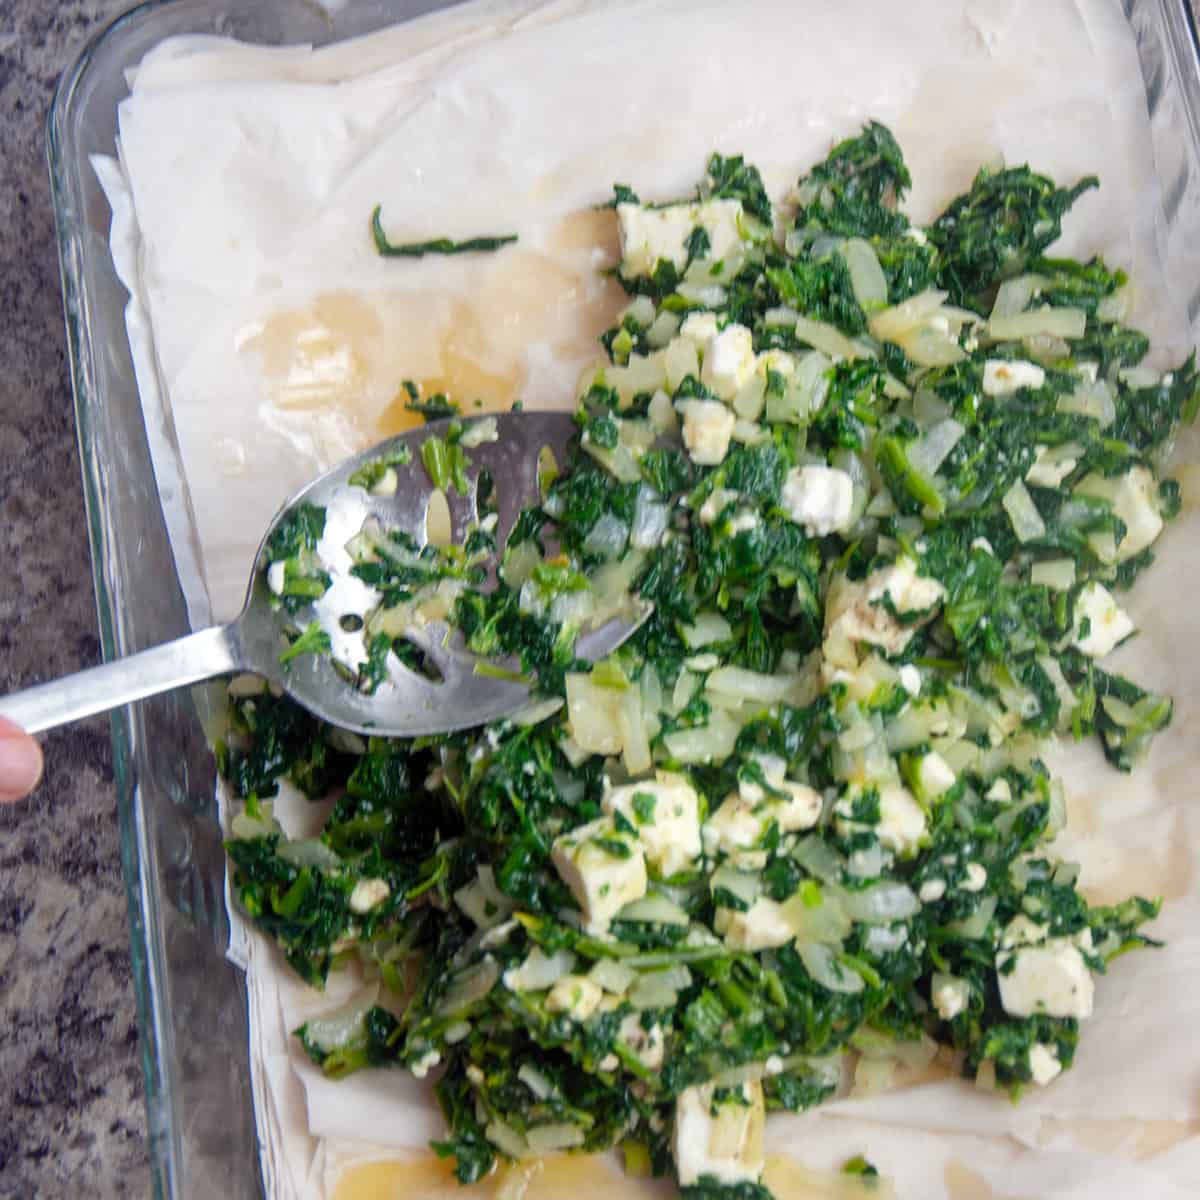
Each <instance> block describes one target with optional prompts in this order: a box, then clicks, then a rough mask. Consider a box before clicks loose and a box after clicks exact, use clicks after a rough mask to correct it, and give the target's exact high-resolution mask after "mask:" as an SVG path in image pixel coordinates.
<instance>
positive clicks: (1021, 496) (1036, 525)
mask: <svg viewBox="0 0 1200 1200" xmlns="http://www.w3.org/2000/svg"><path fill="white" fill-rule="evenodd" d="M1000 503H1001V504H1002V505H1003V506H1004V511H1005V512H1006V513H1008V519H1009V520H1010V521H1012V527H1013V532H1014V533H1015V534H1016V535H1017V541H1019V542H1031V541H1033V540H1034V539H1036V538H1040V537H1045V535H1046V522H1045V521H1043V520H1042V514H1041V513H1040V512H1038V509H1037V505H1036V504H1034V502H1033V497H1032V496H1030V494H1029V490H1028V489H1027V488H1026V487H1025V485H1024V484H1023V483H1022V482H1021V481H1020V480H1019V479H1018V480H1017V482H1016V483H1014V484H1013V485H1012V487H1010V488H1009V489H1008V491H1007V492H1005V493H1004V498H1003V500H1001V501H1000Z"/></svg>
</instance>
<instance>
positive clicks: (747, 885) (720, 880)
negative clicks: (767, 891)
mask: <svg viewBox="0 0 1200 1200" xmlns="http://www.w3.org/2000/svg"><path fill="white" fill-rule="evenodd" d="M708 884H709V887H710V888H711V889H712V890H713V891H714V892H716V891H718V890H722V891H726V892H729V893H730V894H731V895H734V896H736V897H737V898H738V899H739V900H740V901H741V902H742V903H743V904H745V905H746V906H747V907H750V906H752V905H753V904H754V902H755V900H757V899H758V898H759V896H761V895H762V887H763V885H762V878H761V876H759V875H757V874H755V873H752V872H749V871H737V870H735V869H734V868H733V867H730V866H728V865H723V866H720V867H718V868H717V869H716V870H715V871H714V872H713V873H712V875H711V877H710V878H709V881H708Z"/></svg>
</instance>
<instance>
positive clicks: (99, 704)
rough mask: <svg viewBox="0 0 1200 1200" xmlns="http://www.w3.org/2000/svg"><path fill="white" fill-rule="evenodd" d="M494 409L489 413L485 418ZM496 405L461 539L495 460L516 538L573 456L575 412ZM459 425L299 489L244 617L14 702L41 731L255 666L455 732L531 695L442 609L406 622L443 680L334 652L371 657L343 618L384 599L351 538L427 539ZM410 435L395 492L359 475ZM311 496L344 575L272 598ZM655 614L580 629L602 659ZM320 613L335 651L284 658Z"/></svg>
mask: <svg viewBox="0 0 1200 1200" xmlns="http://www.w3.org/2000/svg"><path fill="white" fill-rule="evenodd" d="M484 419H489V418H476V420H484ZM490 419H491V420H494V421H495V422H496V428H497V434H498V437H497V439H496V440H495V441H491V442H486V441H485V442H483V443H481V444H479V445H477V446H474V447H472V448H471V449H470V450H469V451H468V452H467V456H468V459H469V467H468V471H467V475H468V480H469V483H470V486H469V488H468V489H467V495H466V496H465V497H462V496H459V495H458V494H457V493H456V492H453V491H450V492H449V493H448V495H447V499H448V501H449V508H450V515H451V522H452V528H453V536H454V540H455V541H460V540H461V538H462V536H463V534H464V532H465V530H466V529H467V528H468V527H469V526H470V525H471V524H473V523H474V522H475V520H476V519H477V512H476V489H477V485H478V481H479V476H480V473H481V472H482V471H483V470H485V469H486V470H487V471H489V472H490V474H491V476H492V479H493V480H494V481H495V484H496V489H495V491H496V497H495V498H496V505H497V509H498V521H497V525H496V529H495V537H496V544H497V545H498V546H499V547H501V548H503V546H504V544H505V540H506V539H507V536H508V533H509V531H510V530H511V529H512V526H513V524H514V522H515V521H516V519H517V516H518V515H519V513H520V512H521V510H522V509H523V508H525V507H527V506H528V505H529V503H530V502H531V501H534V500H536V499H537V496H538V473H539V465H538V464H539V456H541V455H542V454H543V452H544V451H549V453H550V454H552V455H553V456H554V459H555V461H556V462H558V463H562V462H563V461H564V459H565V457H566V452H567V444H568V442H569V440H570V438H571V436H572V434H573V433H574V432H575V431H576V426H575V424H574V422H573V421H572V418H571V416H570V414H568V413H544V412H539V413H527V412H512V413H504V414H502V415H499V416H496V417H493V418H490ZM465 423H466V424H467V425H470V423H471V422H470V421H467V422H465ZM448 425H449V420H442V421H433V422H430V423H429V424H427V425H424V426H422V427H421V428H420V429H415V430H412V431H411V432H409V433H404V434H401V435H400V436H399V437H395V438H392V439H390V440H389V441H386V442H383V443H381V444H380V445H377V446H374V447H372V448H371V449H370V450H366V451H364V452H363V453H361V454H358V455H355V456H354V457H353V458H350V459H348V460H346V461H345V462H343V463H341V464H339V465H338V466H337V467H335V468H333V469H332V470H331V471H328V472H326V473H325V474H324V475H322V476H321V477H320V478H319V479H317V480H315V481H314V482H313V483H310V484H309V485H308V486H307V487H306V488H304V489H303V491H301V492H299V493H298V494H297V495H295V496H293V497H292V499H291V500H289V501H288V503H287V504H285V505H284V506H283V508H282V509H281V510H280V511H279V513H278V514H277V515H276V517H275V519H274V521H273V522H272V523H271V527H270V529H268V530H267V533H266V536H265V537H264V538H263V540H262V543H261V544H260V546H259V549H258V553H257V555H256V557H255V566H254V571H253V574H252V575H251V578H250V586H249V588H248V589H247V594H246V603H245V606H244V607H243V609H242V612H241V615H240V616H239V617H238V618H237V619H236V620H234V621H232V622H230V623H229V624H228V625H223V626H219V627H215V628H212V629H205V630H201V631H200V632H198V633H193V634H189V635H188V636H187V637H182V638H178V639H177V640H175V641H172V642H167V643H166V644H165V645H162V646H156V647H154V648H153V649H150V650H143V651H141V652H139V653H137V654H131V655H129V656H128V657H127V658H122V659H118V660H116V661H114V662H110V663H106V664H105V665H103V666H100V667H94V668H92V669H90V670H87V671H81V672H79V673H78V674H76V675H71V676H68V677H67V678H65V679H60V680H56V681H55V682H53V683H46V684H41V685H39V686H37V687H32V688H29V689H27V690H25V691H21V692H14V693H13V694H11V695H9V696H6V697H4V698H2V699H0V716H2V717H7V718H8V719H9V720H11V721H15V722H16V723H17V724H18V725H20V726H22V727H23V728H24V729H26V730H27V731H28V732H30V733H36V732H38V731H40V730H44V729H49V728H52V727H54V726H56V725H62V724H65V723H67V722H69V721H75V720H79V719H80V718H82V717H87V716H91V715H92V714H94V713H98V712H104V711H105V710H107V709H110V708H116V707H118V706H120V705H123V704H129V703H132V702H133V701H136V700H141V699H144V698H145V697H147V696H153V695H157V694H158V693H159V692H166V691H170V690H171V689H173V688H178V687H183V686H185V685H187V684H192V683H198V682H201V681H202V680H206V679H213V678H216V677H218V676H222V675H233V674H238V673H242V672H250V673H253V674H255V675H259V676H261V677H263V678H264V679H265V680H267V682H268V683H269V684H272V685H274V686H275V687H278V688H280V689H281V690H282V691H284V692H286V693H287V694H288V695H289V696H291V697H292V698H293V699H294V700H296V701H298V702H299V703H300V704H302V705H303V706H304V707H305V708H307V709H308V710H309V711H310V712H312V713H314V714H316V715H317V716H318V717H321V718H322V719H323V720H326V721H329V722H331V723H332V724H335V725H339V726H341V727H342V728H344V729H350V730H353V731H355V732H357V733H372V734H379V735H382V736H390V737H417V736H421V735H426V734H433V733H449V732H453V731H454V730H458V729H467V728H470V727H472V726H475V725H481V724H484V723H486V722H488V721H492V720H496V719H498V718H500V717H503V716H506V715H508V714H511V713H513V712H514V711H516V710H518V709H520V708H521V707H523V706H524V705H525V704H527V703H528V701H529V698H530V697H529V688H528V686H527V685H526V684H525V683H524V682H521V681H519V680H514V679H512V678H506V677H496V676H495V675H493V674H486V673H484V674H481V673H480V672H478V671H477V670H476V666H477V664H478V663H479V660H478V659H477V658H475V657H474V656H473V655H471V654H469V653H468V652H466V651H465V650H464V649H463V648H462V646H461V638H460V637H459V636H458V635H454V636H452V631H451V630H449V629H448V628H447V626H446V625H444V624H441V623H430V624H426V625H424V626H422V627H420V628H411V629H408V630H406V631H405V634H404V636H405V637H406V638H407V639H408V640H409V641H411V642H413V643H414V644H416V645H417V646H418V647H419V648H420V650H421V651H422V652H423V654H424V655H425V656H426V659H427V661H428V662H431V663H432V664H433V666H434V667H435V668H436V671H437V672H438V673H439V674H440V675H441V679H440V680H434V679H431V678H427V677H426V676H425V675H422V674H420V673H418V672H416V671H413V670H410V669H409V668H408V667H406V666H404V665H403V664H402V663H401V662H400V661H399V660H398V659H394V656H393V657H391V658H389V671H388V678H387V680H386V681H385V682H384V683H382V684H381V685H380V687H379V688H378V690H377V691H376V692H375V693H374V694H367V693H365V692H364V691H361V690H360V689H359V688H357V687H356V686H354V684H353V682H350V681H348V680H347V679H346V678H345V677H344V675H343V674H340V673H339V672H338V670H337V669H336V668H335V666H334V662H333V660H334V659H338V660H341V661H342V662H345V663H351V664H355V665H357V663H359V662H361V661H362V660H363V659H364V658H365V657H366V652H365V647H364V645H363V633H362V631H361V628H359V629H357V630H355V629H354V628H353V626H354V625H355V622H354V621H350V622H343V621H342V620H341V618H342V617H343V616H347V615H350V616H355V615H357V616H361V614H362V612H363V611H364V609H365V608H366V607H368V606H369V605H370V604H371V602H372V599H373V593H372V591H371V589H370V588H368V587H367V586H366V585H365V584H364V583H362V582H361V581H360V580H359V579H357V578H356V577H354V576H353V575H351V574H350V568H351V566H352V561H351V558H350V555H349V553H348V552H347V551H346V549H345V546H346V543H347V542H348V541H349V540H350V539H351V538H352V537H353V536H354V535H355V534H356V533H358V532H359V531H360V530H361V529H362V527H363V524H364V522H365V521H367V520H368V518H371V517H374V518H376V519H377V520H378V521H379V523H380V525H381V526H382V527H383V528H384V529H401V530H403V531H404V532H406V533H409V534H411V535H412V536H413V537H415V538H416V539H417V540H418V542H423V541H424V534H425V524H426V515H427V510H428V504H429V498H430V495H431V494H432V492H433V487H432V485H431V483H430V480H429V477H428V475H427V473H426V471H425V469H424V467H423V466H422V464H421V447H422V445H423V444H424V442H425V440H426V439H427V438H430V437H439V436H442V435H444V434H445V432H446V427H447V426H448ZM402 446H407V447H408V448H409V450H410V451H411V453H412V461H411V463H410V464H409V465H407V466H402V467H397V468H396V476H397V478H396V483H397V486H396V490H395V493H394V494H393V495H374V494H372V493H371V492H369V491H368V490H367V489H365V488H363V487H361V486H357V485H352V484H351V483H350V482H349V480H350V477H351V476H352V475H353V474H354V473H355V472H356V471H358V470H359V469H360V468H362V467H364V466H366V465H368V464H370V463H373V462H377V461H379V460H380V459H381V458H388V457H392V456H394V454H395V453H396V452H397V451H399V450H400V448H401V447H402ZM302 503H308V504H313V505H317V506H318V507H321V508H324V509H325V513H326V517H325V530H324V535H323V536H322V538H321V541H320V543H319V545H318V548H317V549H318V553H319V555H320V557H321V560H322V563H321V565H322V566H323V568H324V569H325V570H326V571H328V572H329V574H330V576H331V578H332V583H331V586H330V587H329V589H328V590H327V591H326V593H325V595H324V596H323V597H321V599H320V600H318V601H316V603H315V604H314V605H313V606H312V607H311V608H309V609H307V610H302V611H301V612H299V613H297V614H296V615H295V616H289V615H288V614H287V613H286V612H284V611H282V609H281V608H280V607H279V606H278V605H273V604H272V599H273V595H272V592H271V589H270V587H269V584H268V581H267V568H268V566H269V563H268V562H267V561H266V547H267V543H268V542H269V540H270V538H271V534H272V533H273V532H274V530H275V529H276V528H277V527H278V525H279V524H280V522H281V521H282V520H283V519H284V518H285V517H286V515H287V514H288V513H289V512H290V511H291V510H293V509H294V508H295V507H296V506H297V505H299V504H302ZM648 615H649V607H648V606H643V605H640V604H638V605H636V606H632V607H631V608H630V611H629V612H628V613H627V614H621V615H620V616H618V617H614V618H612V619H611V620H609V621H607V622H606V623H604V624H603V625H601V626H599V627H598V628H595V629H589V630H586V631H585V632H583V633H582V634H581V636H580V637H579V640H578V642H577V643H576V654H577V655H578V656H579V657H580V658H584V659H587V660H589V661H591V660H595V659H598V658H603V657H604V656H605V655H606V654H609V653H611V652H612V651H613V650H615V649H616V648H617V647H618V646H620V645H621V643H622V642H624V641H625V639H626V638H628V637H629V636H630V634H632V633H633V632H634V630H636V629H637V628H638V626H639V625H640V624H641V623H642V622H643V621H644V620H645V619H646V617H647V616H648ZM314 619H315V620H319V621H320V623H321V625H322V626H323V628H325V629H326V631H327V632H328V633H329V635H330V640H331V655H325V654H320V655H306V656H303V657H300V658H297V659H294V660H293V661H291V662H289V663H287V664H286V665H281V664H280V661H279V659H280V655H281V653H282V652H283V651H284V650H285V649H286V648H287V646H288V640H287V634H288V632H289V630H290V631H292V632H293V633H294V631H295V627H296V626H297V625H299V626H300V627H303V626H304V625H305V624H306V623H307V622H309V621H311V620H314ZM344 626H346V627H344ZM456 643H457V644H456Z"/></svg>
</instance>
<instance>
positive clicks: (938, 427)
mask: <svg viewBox="0 0 1200 1200" xmlns="http://www.w3.org/2000/svg"><path fill="white" fill-rule="evenodd" d="M966 432H967V431H966V429H964V428H963V426H961V425H960V424H959V423H958V422H957V421H956V420H954V418H953V417H946V418H945V419H944V420H941V421H938V422H936V423H935V424H934V425H931V426H930V427H929V429H927V430H926V431H925V433H924V435H923V436H922V437H920V438H918V439H917V441H916V443H915V444H914V445H911V446H909V448H908V461H909V463H910V465H911V466H912V467H913V468H914V469H915V470H917V471H920V472H921V474H922V475H932V474H934V472H936V471H937V469H938V467H940V466H941V465H942V463H943V462H945V461H946V457H947V455H949V453H950V451H951V450H953V449H954V447H955V446H957V445H958V443H959V442H960V441H962V439H963V436H964V435H965V434H966Z"/></svg>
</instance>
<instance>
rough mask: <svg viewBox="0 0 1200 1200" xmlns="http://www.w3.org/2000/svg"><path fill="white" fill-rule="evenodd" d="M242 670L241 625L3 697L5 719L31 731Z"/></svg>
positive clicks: (207, 631) (193, 636) (0, 704)
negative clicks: (238, 629) (237, 634)
mask: <svg viewBox="0 0 1200 1200" xmlns="http://www.w3.org/2000/svg"><path fill="white" fill-rule="evenodd" d="M241 666H242V662H241V654H240V653H239V647H238V644H237V638H236V636H235V627H234V626H230V625H223V626H219V627H217V628H214V629H202V630H201V631H200V632H199V633H191V634H188V636H187V637H181V638H177V639H176V640H175V641H173V642H166V643H165V644H164V645H162V646H155V647H153V648H152V649H150V650H142V651H140V652H139V653H137V654H131V655H129V656H128V657H127V658H118V659H116V660H114V661H113V662H110V663H105V664H104V665H103V666H100V667H92V668H90V669H89V670H87V671H80V672H78V673H77V674H75V675H68V676H67V677H66V678H65V679H56V680H54V682H52V683H42V684H39V685H38V686H37V687H31V688H26V689H25V690H24V691H22V692H13V693H12V694H11V695H8V696H4V697H0V717H7V718H8V719H9V720H10V721H15V722H16V723H17V724H18V725H20V726H21V728H22V729H24V730H25V731H26V732H27V733H39V732H40V731H41V730H43V729H52V728H53V727H54V726H56V725H65V724H66V723H67V722H68V721H78V720H80V719H81V718H82V717H90V716H92V715H93V714H94V713H99V712H105V711H106V710H107V709H110V708H119V707H120V706H121V705H123V704H131V703H132V702H133V701H135V700H142V699H144V698H145V697H146V696H156V695H158V693H159V692H169V691H170V690H171V689H172V688H177V687H183V686H185V685H186V684H189V683H199V682H200V681H201V680H204V679H212V678H213V677H214V676H217V675H227V674H229V673H230V672H231V671H236V670H238V669H239V668H240V667H241Z"/></svg>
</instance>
